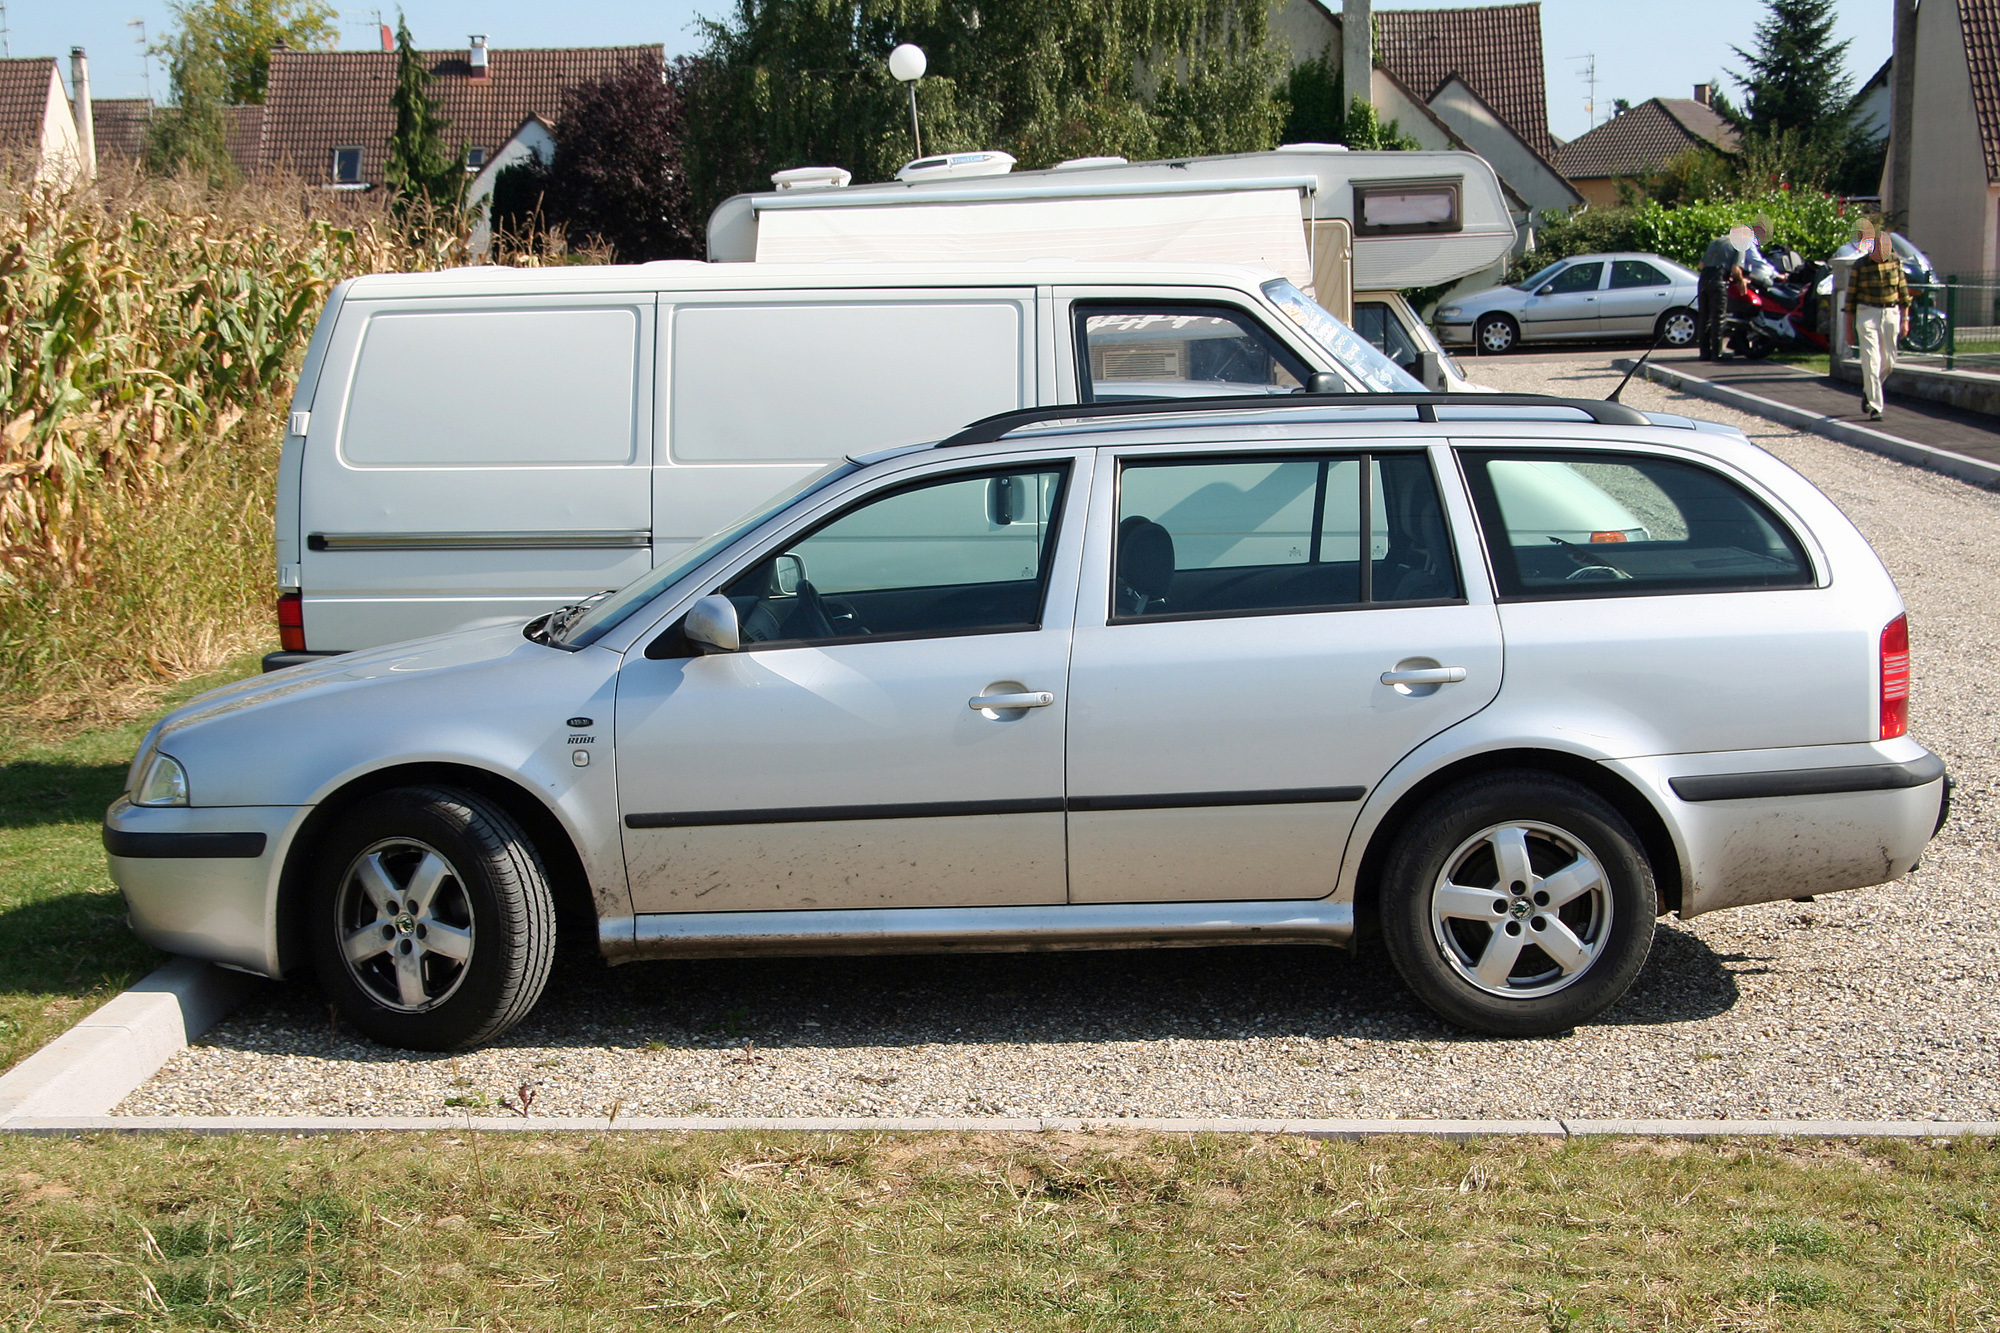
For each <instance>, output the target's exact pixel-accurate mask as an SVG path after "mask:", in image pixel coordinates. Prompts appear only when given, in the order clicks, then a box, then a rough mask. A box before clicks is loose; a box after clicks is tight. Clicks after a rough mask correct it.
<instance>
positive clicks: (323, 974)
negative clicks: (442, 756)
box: [309, 787, 556, 1051]
mask: <svg viewBox="0 0 2000 1333" xmlns="http://www.w3.org/2000/svg"><path fill="white" fill-rule="evenodd" d="M309 919H310V930H311V932H312V934H311V940H310V947H311V951H312V961H313V967H314V970H315V972H316V973H317V974H318V976H319V980H320V985H321V986H322V987H323V988H324V990H325V991H326V993H327V995H328V998H330V999H331V1000H332V1001H333V1003H334V1004H335V1005H336V1006H338V1008H339V1010H340V1013H341V1015H342V1016H343V1017H345V1018H346V1019H347V1021H348V1022H349V1023H351V1024H352V1025H353V1026H354V1027H355V1028H356V1029H357V1030H358V1031H360V1032H361V1033H362V1034H363V1035H365V1036H367V1037H370V1038H372V1039H374V1040H375V1041H378V1042H381V1043H383V1044H384V1045H387V1046H399V1047H404V1048H406V1049H410V1050H419V1051H448V1050H455V1049H457V1048H459V1047H464V1046H473V1045H477V1044H479V1043H481V1042H485V1041H490V1040H492V1039H493V1038H494V1037H496V1036H498V1035H499V1034H500V1033H502V1032H504V1031H506V1030H507V1029H508V1028H510V1027H512V1026H513V1025H514V1024H515V1023H517V1022H519V1021H520V1020H521V1019H522V1018H523V1017H525V1016H526V1015H527V1013H528V1011H529V1010H530V1009H532V1008H533V1007H534V1005H535V1001H536V1000H537V999H539V998H540V997H541V993H542V987H543V985H544V984H546V983H547V981H548V976H549V964H550V962H551V960H552V959H553V957H554V953H555V942H556V925H555V902H554V899H553V897H552V895H551V894H550V892H549V883H548V874H547V872H546V871H545V870H544V869H543V867H542V861H541V857H540V856H539V855H538V854H537V852H536V850H535V847H534V844H533V843H532V842H530V841H529V839H528V837H527V835H526V834H525V833H524V832H523V831H522V829H521V826H520V825H519V824H517V823H516V822H515V821H514V820H513V818H512V817H511V816H509V815H508V814H507V812H506V811H505V810H502V809H501V808H500V807H499V806H497V805H495V804H493V803H492V802H491V801H488V800H487V799H485V798H484V797H481V796H478V795H475V794H474V793H472V792H468V791H461V790H457V789H455V788H450V787H401V788H396V789H393V790H390V791H384V792H379V793H377V794H376V795H374V796H370V797H368V798H367V799H365V800H363V801H362V802H361V803H360V804H358V805H356V806H355V807H354V808H353V809H352V810H350V811H348V812H347V813H346V814H345V815H343V816H342V817H341V819H340V821H339V823H338V824H336V825H335V827H334V828H333V830H332V831H331V833H330V834H329V836H328V837H327V839H326V841H325V842H324V843H323V844H322V845H321V848H320V854H319V858H318V863H317V865H316V867H315V869H314V874H313V881H312V901H311V912H310V918H309Z"/></svg>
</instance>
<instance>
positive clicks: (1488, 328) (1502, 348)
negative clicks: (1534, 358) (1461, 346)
mask: <svg viewBox="0 0 2000 1333" xmlns="http://www.w3.org/2000/svg"><path fill="white" fill-rule="evenodd" d="M1472 337H1473V341H1474V342H1475V343H1476V344H1477V345H1478V347H1479V350H1480V351H1481V352H1482V353H1485V352H1492V353H1495V354H1498V353H1500V352H1511V351H1513V350H1514V344H1515V343H1517V342H1519V341H1520V340H1521V331H1520V330H1519V329H1518V328H1516V327H1515V326H1514V321H1513V320H1511V319H1509V318H1507V317H1506V316H1505V315H1484V316H1482V317H1481V318H1480V320H1479V324H1478V326H1477V327H1476V328H1475V329H1474V330H1473V335H1472Z"/></svg>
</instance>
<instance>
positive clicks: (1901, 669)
mask: <svg viewBox="0 0 2000 1333" xmlns="http://www.w3.org/2000/svg"><path fill="white" fill-rule="evenodd" d="M1909 729H1910V618H1909V617H1908V616H1897V617H1896V618H1895V619H1894V620H1892V621H1890V622H1889V623H1888V625H1887V626H1885V627H1884V628H1883V630H1882V739H1883V740H1885V741H1887V740H1894V739H1895V738H1896V737H1898V736H1901V735H1902V734H1903V733H1904V732H1906V731H1908V730H1909Z"/></svg>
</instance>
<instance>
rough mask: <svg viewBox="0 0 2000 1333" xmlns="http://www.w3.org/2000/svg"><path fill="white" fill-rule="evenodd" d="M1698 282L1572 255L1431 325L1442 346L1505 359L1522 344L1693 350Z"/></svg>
mask: <svg viewBox="0 0 2000 1333" xmlns="http://www.w3.org/2000/svg"><path fill="white" fill-rule="evenodd" d="M1696 282H1697V279H1696V277H1695V275H1694V274H1693V273H1691V272H1689V271H1688V270H1687V269H1684V268H1682V267H1681V266H1680V265H1679V264H1676V263H1674V262H1673V261H1672V260H1671V259H1663V258H1661V257H1660V256H1659V255H1647V254H1611V255H1574V256H1572V257H1571V258H1568V259H1559V260H1557V261H1556V262H1555V263H1553V264H1550V265H1549V266H1548V267H1547V268H1544V269H1543V270H1542V271H1541V272H1539V273H1537V274H1535V275H1534V276H1533V277H1531V278H1527V279H1524V280H1523V281H1521V282H1519V283H1517V284H1515V285H1514V286H1512V287H1491V288H1488V289H1487V290H1486V291H1483V292H1474V293H1473V294H1472V295H1470V296H1461V297H1455V298H1453V299H1451V300H1450V301H1448V302H1447V303H1446V304H1444V305H1442V306H1440V307H1438V310H1437V313H1436V315H1435V316H1433V318H1432V322H1433V324H1434V325H1435V327H1436V329H1437V334H1438V338H1439V339H1440V340H1441V341H1442V342H1444V343H1445V344H1446V345H1447V346H1451V345H1453V344H1458V345H1464V344H1468V343H1469V344H1471V345H1472V346H1473V347H1475V348H1476V349H1477V350H1479V351H1480V352H1482V353H1484V352H1508V351H1512V350H1513V349H1514V348H1515V347H1516V346H1518V345H1519V344H1521V343H1524V342H1551V341H1563V342H1568V341H1572V340H1576V339H1584V338H1658V339H1660V340H1661V341H1662V342H1663V343H1664V345H1666V346H1668V347H1691V346H1693V345H1694V342H1695V338H1696V335H1697V332H1698V329H1697V325H1696V321H1695V309H1694V307H1695V285H1696Z"/></svg>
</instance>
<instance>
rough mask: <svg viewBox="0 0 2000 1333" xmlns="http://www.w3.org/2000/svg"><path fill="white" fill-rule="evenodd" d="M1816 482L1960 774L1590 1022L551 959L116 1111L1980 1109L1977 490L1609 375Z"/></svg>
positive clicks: (1655, 962)
mask: <svg viewBox="0 0 2000 1333" xmlns="http://www.w3.org/2000/svg"><path fill="white" fill-rule="evenodd" d="M1608 360H1609V358H1608V357H1607V356H1605V355H1604V354H1601V353H1593V354H1588V355H1579V356H1574V357H1563V358H1534V359H1527V358H1520V359H1507V360H1482V361H1480V362H1478V363H1477V367H1476V369H1477V373H1478V378H1479V379H1480V380H1481V381H1482V382H1484V383H1487V384H1491V385H1492V386H1494V387H1495V388H1501V389H1509V390H1534V391H1543V392H1556V393H1573V394H1578V395H1592V396H1600V397H1601V396H1602V395H1603V394H1604V393H1605V392H1607V391H1608V389H1609V387H1610V384H1611V382H1612V378H1613V376H1612V373H1611V372H1609V371H1607V370H1606V369H1605V366H1606V365H1607V363H1608ZM1625 400H1626V401H1627V402H1629V403H1631V404H1633V405H1634V406H1636V407H1641V408H1649V409H1655V410H1666V411H1674V412H1682V413H1685V414H1687V415H1691V416H1705V417H1708V418H1711V419H1714V420H1722V421H1728V422H1731V423H1732V424H1735V425H1738V426H1740V427H1742V428H1743V429H1744V430H1745V431H1746V432H1747V433H1748V434H1749V435H1750V437H1751V438H1752V439H1754V440H1756V441H1757V442H1758V443H1760V444H1762V445H1763V446H1764V447H1766V448H1768V449H1770V450H1771V451H1772V452H1773V453H1776V454H1777V455H1779V456H1780V457H1782V458H1784V459H1785V460H1786V461H1787V462H1789V463H1791V464H1792V465H1793V466H1794V467H1797V468H1798V469H1800V470H1801V471H1802V472H1804V473H1805V474H1806V475H1807V476H1808V477H1810V478H1812V479H1813V481H1815V482H1816V483H1817V484H1818V485H1819V486H1820V487H1821V488H1822V489H1823V490H1825V491H1826V492H1827V493H1828V494H1829V495H1831V496H1832V497H1833V498H1834V500H1835V501H1837V502H1838V503H1839V504H1840V505H1841V507H1842V508H1844V509H1845V510H1846V511H1847V513H1848V514H1849V515H1850V516H1852V517H1853V519H1854V521H1855V522H1856V523H1857V524H1859V525H1860V527H1861V529H1862V531H1863V532H1865V533H1866V534H1867V535H1868V538H1869V539H1870V540H1871V541H1872V542H1873V543H1874V544H1875V548H1876V549H1877V550H1878V551H1880V552H1881V553H1882V556H1883V558H1884V559H1885V560H1886V561H1887V562H1888V564H1889V566H1890V568H1891V569H1892V570H1893V571H1894V572H1895V575H1896V579H1897V582H1898V583H1899V584H1900V585H1901V587H1902V590H1903V595H1904V597H1905V598H1906V599H1907V601H1908V603H1909V606H1910V613H1911V625H1912V629H1911V639H1912V650H1913V653H1914V657H1915V669H1916V671H1915V674H1916V681H1917V688H1916V692H1915V698H1914V700H1913V730H1914V733H1915V734H1916V736H1917V737H1918V738H1919V739H1920V740H1922V741H1924V742H1925V743H1926V744H1928V745H1929V746H1930V747H1931V748H1933V749H1934V750H1936V751H1938V752H1939V753H1940V754H1942V755H1943V756H1944V757H1945V758H1946V760H1947V761H1948V762H1949V763H1950V764H1951V767H1952V771H1953V772H1954V773H1955V774H1956V776H1957V778H1958V780H1959V784H1960V785H1959V788H1958V795H1957V798H1956V802H1955V805H1954V808H1953V819H1952V822H1951V824H1950V825H1949V826H1948V827H1947V828H1946V830H1945V832H1944V833H1943V834H1942V835H1941V836H1940V838H1939V839H1938V841H1937V842H1936V843H1934V844H1933V845H1932V847H1931V850H1930V851H1929V852H1928V853H1927V854H1926V856H1925V858H1924V865H1923V868H1922V869H1921V870H1920V871H1919V872H1918V873H1916V874H1914V875H1911V876H1909V877H1907V878H1905V879H1903V880H1901V881H1899V882H1898V883H1895V884H1891V885H1885V886H1882V887H1879V888H1873V889H1864V890H1861V891H1859V892H1855V893H1847V894H1839V895H1834V896H1830V897H1825V898H1822V899H1820V900H1819V901H1817V902H1814V903H1810V904H1795V903H1782V904H1771V905H1766V906H1760V907H1750V908H1743V909H1739V910H1734V911H1726V912H1718V913H1715V914H1713V915H1711V916H1706V917H1701V918H1698V919H1697V920H1695V921H1693V922H1691V923H1687V924H1681V923H1679V922H1676V921H1672V920H1669V921H1666V922H1663V923H1662V925H1661V928H1660V931H1659V935H1658V938H1657V940H1656V942H1655V944H1654V948H1653V954H1652V958H1651V961H1650V962H1649V963H1648V964H1647V967H1646V971H1645V973H1644V974H1643V975H1642V976H1641V978H1640V980H1639V982H1638V983H1637V985H1636V986H1635V987H1634V988H1633V990H1632V991H1631V993H1630V994H1629V995H1628V996H1627V997H1626V998H1625V999H1624V1001H1622V1002H1621V1003H1620V1004H1619V1005H1618V1007H1617V1008H1616V1009H1614V1010H1613V1011H1611V1013H1610V1014H1608V1015H1607V1016H1606V1017H1605V1018H1603V1019H1601V1020H1600V1021H1598V1022H1597V1023H1595V1024H1592V1025H1591V1026H1589V1027H1586V1028H1583V1029H1580V1030H1578V1031H1576V1032H1574V1033H1572V1034H1570V1035H1567V1036H1563V1037H1559V1038H1550V1039H1546V1040H1539V1041H1491V1040H1484V1039H1474V1038H1469V1037H1466V1036H1464V1035H1462V1034H1460V1033H1457V1032H1456V1031H1454V1030H1453V1029H1450V1028H1447V1027H1445V1026H1444V1025H1443V1024H1441V1023H1439V1022H1438V1021H1437V1020H1435V1019H1433V1018H1432V1017H1431V1016H1430V1015H1429V1013H1428V1012H1426V1011H1425V1010H1423V1009H1422V1008H1420V1007H1419V1006H1418V1005H1417V1004H1416V1002H1415V1001H1414V1000H1412V999H1411V998H1410V997H1409V996H1408V995H1407V994H1406V993H1405V992H1404V991H1403V989H1402V987H1401V986H1400V984H1399V983H1398V982H1397V981H1396V978H1395V976H1394V974H1393V973H1392V972H1391V971H1390V970H1389V968H1388V966H1387V963H1386V961H1385V960H1384V959H1383V958H1382V957H1381V956H1380V955H1379V953H1364V954H1363V955H1361V956H1359V957H1352V956H1349V955H1346V954H1343V953H1340V952H1337V951H1332V950H1323V949H1304V948H1266V949H1205V950H1188V951H1180V950H1165V951H1158V952H1139V953H1102V954H1052V955H1042V956H1026V955H1015V956H1010V955H999V956H989V957H966V958H935V957H933V958H887V959H816V960H759V961H750V962H698V963H678V964H676V963H649V964H640V965H637V966H632V967H625V968H619V969H615V970H613V969H608V968H605V967H604V966H603V965H602V964H601V963H599V962H597V961H596V959H595V957H594V956H593V955H588V954H585V955H581V956H565V957H564V958H562V959H561V960H560V961H559V962H558V964H557V970H556V974H555V976H554V978H553V980H552V981H551V983H550V987H549V991H548V994H547V995H546V996H545V997H544V998H543V1000H542V1003H541V1005H540V1007H539V1008H538V1009H537V1010H536V1012H535V1013H534V1014H533V1015H531V1016H530V1018H529V1020H528V1021H527V1022H525V1023H523V1024H522V1025H521V1026H520V1027H518V1028H516V1029H515V1030H514V1031H513V1032H511V1033H509V1034H508V1035H507V1036H506V1037H505V1038H504V1039H503V1040H502V1041H501V1043H500V1044H498V1045H496V1046H493V1047H490V1048H488V1049H485V1050H481V1051H477V1052H473V1053H469V1054H463V1055H458V1056H453V1057H444V1056H413V1055H410V1054H407V1053H403V1052H394V1051H388V1050H385V1049H383V1048H380V1047H377V1046H373V1045H371V1044H369V1043H367V1042H365V1041H363V1040H361V1039H359V1038H358V1037H356V1036H355V1035H354V1034H353V1033H352V1032H349V1031H345V1030H341V1029H339V1028H337V1027H336V1026H335V1025H334V1024H332V1023H331V1021H330V1019H329V1014H328V1011H327V1009H326V1007H325V1005H324V1004H323V1003H322V1002H320V1001H319V1000H317V999H316V998H315V997H314V996H313V995H312V994H311V993H310V992H309V991H306V990H304V989H302V988H295V987H294V988H283V989H280V990H278V991H277V992H276V994H275V996H274V998H273V999H272V1000H271V1001H269V1002H268V1003H263V1004H259V1005H256V1006H254V1007H252V1008H251V1009H249V1010H247V1011H245V1012H243V1013H242V1014H240V1015H238V1016H237V1017H235V1018H233V1019H231V1020H230V1021H228V1022H226V1023H224V1024H222V1025H221V1026H219V1027H218V1028H216V1029H215V1030H214V1031H213V1032H211V1033H210V1034H209V1036H208V1038H207V1039H206V1040H205V1041H204V1042H203V1043H201V1044H200V1045H198V1046H195V1047H193V1048H191V1049H189V1050H188V1051H186V1052H184V1053H183V1054H181V1055H180V1056H179V1057H177V1058H176V1059H175V1060H174V1061H173V1062H171V1063H170V1064H169V1065H168V1066H167V1067H166V1068H165V1069H163V1070H162V1071H161V1072H160V1074H159V1075H158V1076H156V1077H155V1078H154V1079H153V1080H152V1081H151V1082H149V1083H147V1084H146V1085H145V1086H144V1087H142V1088H140V1089H139V1090H138V1091H137V1092H135V1093H133V1094H132V1095H131V1096H130V1097H129V1098H127V1099H126V1101H125V1102H124V1104H123V1105H122V1106H121V1107H120V1108H119V1110H120V1111H121V1112H123V1113H127V1114H143V1115H160V1114H177V1113H178V1114H206V1115H216V1114H235V1115H270V1114H313V1115H455V1114H459V1113H461V1112H462V1111H465V1110H474V1111H476V1110H477V1108H481V1107H489V1108H507V1107H513V1108H518V1107H519V1106H520V1104H521V1102H522V1098H523V1088H524V1087H525V1089H526V1092H527V1095H528V1097H529V1098H530V1110H531V1112H532V1113H534V1114H550V1115H588V1114H602V1113H605V1112H606V1111H607V1110H608V1109H609V1108H611V1107H613V1106H614V1105H615V1106H616V1107H617V1108H618V1113H619V1114H622V1115H689V1114H706V1115H756V1116H773V1115H833V1114H839V1115H870V1114H879V1115H884V1116H926V1115H968V1114H972V1115H978V1114H993V1115H1001V1114H1005V1115H1051V1116H1119V1115H1131V1116H1256V1117H1287V1116H1343V1117H1346V1116H1359V1117H1377V1116H1415V1117H1485V1116H1494V1117H1519V1116H1534V1117H1563V1116H1570V1117H1612V1116H1619V1117H1623V1116H1634V1117H1649V1116H1659V1117H1782V1118H1794V1117H1796V1118H1813V1117H1896V1118H1901V1117H1912V1118H1936V1119H1951V1120H1958V1119H1964V1120H1991V1119H2000V1032H1996V1025H1995V1023H1994V1013H1995V1006H1994V1003H1993V1000H1992V999H1991V998H1990V996H1991V988H1992V986H1993V982H1994V979H1995V977H1996V976H2000V894H1997V893H1996V889H1995V885H1994V882H1993V881H1994V871H1995V869H1996V867H2000V759H1996V755H2000V683H1996V682H1995V680H1994V677H1993V675H1992V673H1991V670H1990V668H1991V664H1992V663H1993V661H1994V659H1995V656H1996V649H2000V597H1996V595H1995V587H1996V584H1995V578H1994V575H1993V573H1992V567H1993V561H1994V551H1995V550H1996V549H2000V495H1995V494H1992V493H1988V492H1985V491H1981V490H1978V489H1975V488H1973V487H1971V486H1967V485H1965V484H1963V483H1960V482H1957V481H1953V480H1949V479H1947V478H1944V477H1940V476H1936V475H1934V474H1931V473H1926V472H1922V471H1918V470H1916V469H1912V468H1909V467H1905V466H1903V465H1901V464H1898V463H1893V462H1889V461H1887V460H1885V459H1880V458H1877V457H1875V456H1873V455H1870V454H1866V453H1861V452H1859V451H1857V450H1853V449H1850V448H1847V447H1846V446H1843V445H1840V444H1835V443H1833V442H1831V441H1827V440H1822V439H1819V438H1817V437H1815V436H1810V435H1801V434H1797V433H1794V432H1791V431H1787V430H1783V429H1780V428H1777V427H1774V426H1773V425H1771V424H1770V423H1768V422H1765V421H1762V420H1760V419H1758V418H1755V417H1748V416H1743V415H1740V414H1737V413H1733V412H1729V411H1727V410H1725V409H1722V408H1719V407H1715V406H1712V405H1709V404H1706V403H1702V402H1699V401H1697V400H1694V399H1689V398H1686V397H1683V396H1681V395H1679V394H1672V393H1669V392H1667V391H1666V390H1664V389H1661V388H1659V387H1657V386H1655V385H1652V384H1650V383H1648V382H1646V381H1643V380H1639V381H1635V382H1634V383H1633V384H1632V385H1631V386H1630V387H1629V388H1628V389H1627V390H1626V394H1625Z"/></svg>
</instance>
